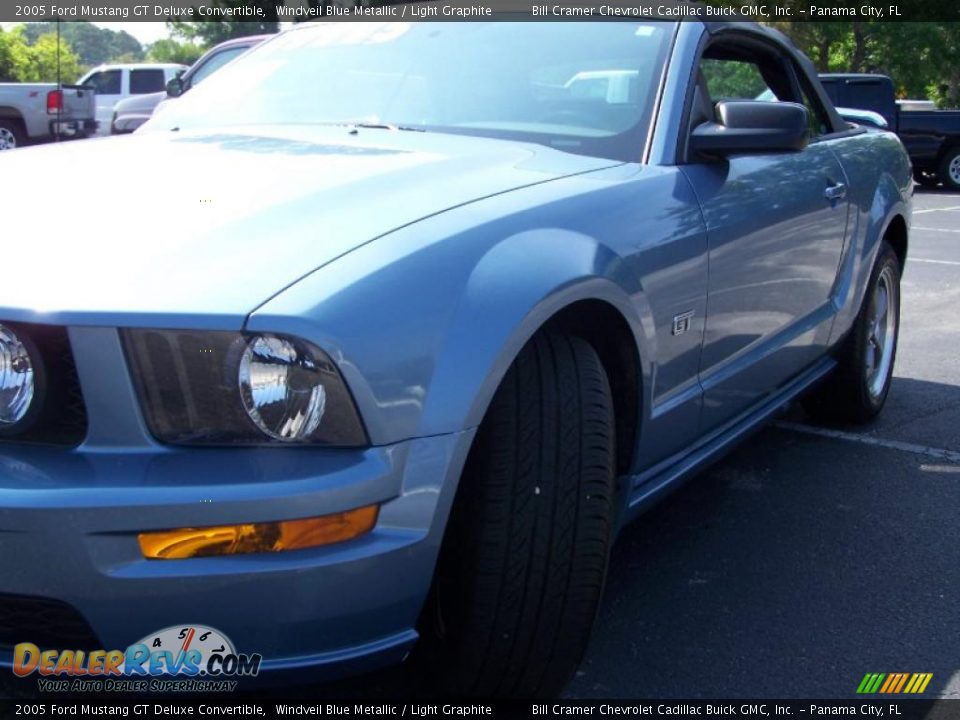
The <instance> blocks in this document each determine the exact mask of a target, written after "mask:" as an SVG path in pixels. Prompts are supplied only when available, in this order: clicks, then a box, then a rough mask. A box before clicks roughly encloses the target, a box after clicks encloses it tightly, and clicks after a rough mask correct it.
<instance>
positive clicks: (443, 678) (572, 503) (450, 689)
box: [415, 333, 615, 698]
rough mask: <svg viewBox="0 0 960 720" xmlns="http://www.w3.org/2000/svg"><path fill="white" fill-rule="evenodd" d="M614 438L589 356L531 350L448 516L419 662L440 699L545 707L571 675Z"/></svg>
mask: <svg viewBox="0 0 960 720" xmlns="http://www.w3.org/2000/svg"><path fill="white" fill-rule="evenodd" d="M614 430H615V428H614V416H613V401H612V399H611V394H610V385H609V382H608V380H607V376H606V373H605V372H604V369H603V366H602V364H601V362H600V359H599V357H598V356H597V353H596V352H595V351H594V350H593V348H592V347H591V346H590V345H589V344H588V343H587V342H586V341H584V340H582V339H579V338H576V337H569V336H565V335H555V334H543V333H541V334H540V335H538V336H536V337H535V338H534V339H533V340H531V341H530V343H529V344H528V345H527V346H526V347H525V348H524V349H523V351H522V352H521V353H520V355H519V357H518V358H517V359H516V361H515V362H514V364H513V366H512V367H511V369H510V370H509V372H508V373H507V375H506V376H505V378H504V380H503V383H502V384H501V386H500V388H499V390H498V391H497V393H496V396H495V397H494V399H493V402H492V404H491V407H490V409H489V411H488V412H487V415H486V417H485V419H484V420H483V423H482V424H481V426H480V429H479V431H478V435H477V438H476V440H475V442H474V446H473V448H472V449H471V452H470V456H469V458H468V462H467V467H466V469H465V471H464V475H463V477H462V479H461V482H460V487H459V489H458V492H457V497H456V500H455V501H454V506H453V509H452V511H451V516H450V521H449V523H448V526H447V528H448V529H447V534H446V536H445V538H444V542H443V548H442V550H441V554H440V560H439V563H438V567H437V572H436V575H435V578H434V584H433V588H432V590H431V594H430V599H429V601H428V603H427V607H426V608H425V609H424V612H423V616H422V619H421V627H420V631H421V636H422V640H421V643H420V646H419V647H418V650H417V653H418V655H419V658H417V660H415V662H416V663H418V664H419V665H420V666H421V668H422V669H424V670H426V671H427V673H428V677H429V680H428V685H433V687H431V688H429V689H430V691H432V692H436V691H440V692H444V693H450V694H456V695H458V696H471V697H527V698H530V697H545V696H553V695H556V694H558V693H559V692H560V690H561V689H562V688H563V687H564V685H566V683H567V682H568V681H569V680H570V678H571V677H572V676H573V674H574V672H575V671H576V669H577V666H578V664H579V662H580V660H581V658H582V656H583V653H584V650H585V649H586V646H587V641H588V639H589V636H590V631H591V628H592V627H593V623H594V619H595V618H596V615H597V609H598V607H599V602H600V597H601V594H602V591H603V585H604V580H605V578H606V572H607V562H608V558H609V551H610V545H611V542H612V536H613V525H614V510H613V508H614V488H615V482H614V476H615V459H614V458H615V454H614V437H615V432H614ZM438 684H439V687H437V685H438Z"/></svg>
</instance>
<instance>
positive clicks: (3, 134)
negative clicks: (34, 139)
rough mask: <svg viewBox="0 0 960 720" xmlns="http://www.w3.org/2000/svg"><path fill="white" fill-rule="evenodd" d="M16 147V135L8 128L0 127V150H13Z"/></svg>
mask: <svg viewBox="0 0 960 720" xmlns="http://www.w3.org/2000/svg"><path fill="white" fill-rule="evenodd" d="M15 147H17V136H16V135H14V134H13V131H12V130H10V128H5V127H0V150H13V149H14V148H15Z"/></svg>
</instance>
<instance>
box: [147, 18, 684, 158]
mask: <svg viewBox="0 0 960 720" xmlns="http://www.w3.org/2000/svg"><path fill="white" fill-rule="evenodd" d="M674 30H675V25H674V24H673V23H663V22H653V23H631V22H609V23H608V22H591V23H508V22H492V23H474V22H469V23H448V22H443V23H399V22H394V23H369V22H359V23H316V24H310V25H309V26H301V27H299V28H296V29H293V30H290V31H288V32H286V33H283V34H281V35H280V36H278V37H277V38H275V39H273V40H270V41H268V42H266V43H264V44H263V45H261V46H259V47H258V48H256V49H254V50H252V51H251V52H249V53H247V54H246V55H244V56H243V57H241V58H239V59H238V60H237V61H236V62H234V63H231V64H230V65H229V66H227V67H225V68H224V69H223V70H222V71H220V72H218V73H216V74H215V75H213V76H212V77H210V78H209V79H208V80H207V81H206V82H205V83H203V85H202V86H201V87H198V88H197V89H196V90H195V91H194V92H191V93H190V94H189V95H186V96H184V97H182V98H180V99H178V100H177V101H176V102H173V103H168V104H167V105H166V106H164V108H163V111H162V112H161V113H159V114H158V115H157V116H156V117H155V118H154V119H153V120H152V121H151V122H150V123H149V124H148V125H147V126H146V129H148V130H172V129H179V130H190V129H194V128H212V127H225V126H234V125H266V124H345V125H354V124H366V125H380V126H386V127H387V128H390V127H394V128H399V129H415V130H424V131H432V132H452V133H459V134H468V135H481V136H485V137H494V138H506V139H515V140H524V141H528V142H535V143H541V144H544V145H549V146H551V147H555V148H558V149H561V150H564V151H567V152H573V153H579V154H584V155H593V156H597V157H609V158H613V159H618V160H624V161H635V160H638V159H639V158H640V156H641V152H642V148H643V142H644V139H645V137H646V132H647V128H648V127H649V124H650V115H651V112H652V108H653V105H654V99H655V95H656V93H657V91H658V82H659V78H660V76H661V71H662V68H663V63H664V62H665V55H666V52H667V48H668V47H669V44H670V43H669V40H670V37H671V36H672V33H673V32H674Z"/></svg>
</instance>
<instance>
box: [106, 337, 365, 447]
mask: <svg viewBox="0 0 960 720" xmlns="http://www.w3.org/2000/svg"><path fill="white" fill-rule="evenodd" d="M124 338H125V342H126V347H127V353H128V356H129V357H130V360H131V366H132V368H133V375H134V378H135V381H136V384H137V386H138V390H139V394H140V398H141V403H142V405H143V408H144V415H145V418H146V421H147V424H148V426H149V428H150V431H151V432H152V433H153V435H154V436H155V437H156V438H157V439H158V440H160V441H161V442H166V443H172V444H198V445H270V444H281V443H282V444H303V445H307V444H309V445H315V444H321V445H334V446H348V447H356V446H362V445H366V444H367V437H366V433H365V432H364V430H363V425H362V424H361V422H360V418H359V416H358V414H357V411H356V408H355V407H354V403H353V398H352V397H351V395H350V392H349V390H348V389H347V387H346V385H345V384H344V382H343V379H342V378H341V377H340V373H339V372H338V370H337V368H336V366H335V365H334V364H333V362H332V361H331V360H330V358H328V357H327V355H326V354H325V353H323V351H321V350H320V349H319V348H317V347H315V346H313V345H311V344H310V343H308V342H305V341H302V340H299V339H297V338H289V337H283V336H279V335H243V334H239V333H228V332H209V333H198V332H189V331H176V330H130V331H126V332H125V333H124Z"/></svg>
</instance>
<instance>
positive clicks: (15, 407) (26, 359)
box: [0, 325, 35, 428]
mask: <svg viewBox="0 0 960 720" xmlns="http://www.w3.org/2000/svg"><path fill="white" fill-rule="evenodd" d="M34 372H35V371H34V367H33V361H32V360H31V358H30V353H29V352H28V351H27V346H26V345H25V344H24V342H23V341H22V340H21V339H20V338H19V337H17V334H16V333H15V332H14V331H13V330H11V329H10V328H9V327H7V326H6V325H0V428H9V427H12V426H14V425H17V424H18V423H21V422H22V421H23V419H24V418H25V417H26V416H27V413H29V412H30V408H31V406H32V405H33V396H34V392H35V384H34Z"/></svg>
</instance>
